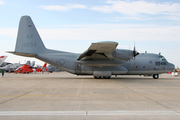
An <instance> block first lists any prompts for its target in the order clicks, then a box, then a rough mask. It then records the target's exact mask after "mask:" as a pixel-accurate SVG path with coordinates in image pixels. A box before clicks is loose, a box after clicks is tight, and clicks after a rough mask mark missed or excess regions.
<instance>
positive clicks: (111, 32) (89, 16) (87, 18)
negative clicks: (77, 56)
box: [0, 0, 180, 67]
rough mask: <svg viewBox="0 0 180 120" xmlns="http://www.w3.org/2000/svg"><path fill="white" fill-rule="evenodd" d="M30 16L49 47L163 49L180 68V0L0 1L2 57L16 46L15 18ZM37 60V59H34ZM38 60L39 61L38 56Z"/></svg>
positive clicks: (12, 57)
mask: <svg viewBox="0 0 180 120" xmlns="http://www.w3.org/2000/svg"><path fill="white" fill-rule="evenodd" d="M23 15H29V16H31V18H32V20H33V22H34V24H35V25H36V27H37V29H38V31H39V34H40V36H41V38H42V39H43V42H44V44H45V46H46V47H47V48H51V49H56V50H61V51H68V52H75V53H82V52H84V51H85V50H86V49H88V47H89V46H90V45H91V43H93V42H100V41H115V42H118V43H119V45H118V47H117V48H122V49H129V48H130V49H133V46H134V42H135V45H136V48H137V50H138V52H140V53H141V52H145V51H147V52H148V53H157V54H159V52H161V54H162V55H163V56H164V57H165V58H166V59H167V60H168V61H169V62H171V63H174V64H175V65H176V66H179V67H180V50H179V48H180V1H179V0H168V1H167V0H155V1H153V0H0V41H1V42H0V56H1V55H7V56H8V58H7V59H6V62H19V61H20V62H21V63H24V62H25V60H34V59H32V58H27V57H26V58H25V57H18V56H15V55H12V54H9V53H6V51H14V48H15V43H16V37H17V30H18V26H19V20H20V18H21V16H23ZM35 60H36V59H35ZM36 63H37V64H41V65H42V64H43V62H40V61H38V60H36Z"/></svg>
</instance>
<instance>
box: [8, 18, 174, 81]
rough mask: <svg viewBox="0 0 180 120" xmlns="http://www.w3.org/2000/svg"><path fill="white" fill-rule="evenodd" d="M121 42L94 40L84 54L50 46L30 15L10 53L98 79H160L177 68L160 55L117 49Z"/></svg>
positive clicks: (23, 22)
mask: <svg viewBox="0 0 180 120" xmlns="http://www.w3.org/2000/svg"><path fill="white" fill-rule="evenodd" d="M117 45H118V43H117V42H110V41H108V42H98V43H92V44H91V46H90V47H89V48H88V49H87V50H86V51H85V52H84V53H82V54H76V53H70V52H64V51H57V50H51V49H47V48H46V47H45V46H44V44H43V42H42V40H41V38H40V36H39V34H38V32H37V30H36V27H35V26H34V24H33V21H32V20H31V18H30V16H22V17H21V20H20V24H19V30H18V36H17V41H16V46H15V51H14V52H10V53H13V54H16V55H20V56H26V57H35V58H37V59H39V60H42V61H44V62H47V63H49V64H51V65H53V66H55V67H57V68H59V69H61V70H64V71H67V72H69V73H72V74H76V75H93V76H94V78H96V79H98V78H110V77H111V76H112V75H115V76H116V75H148V76H153V78H154V79H158V78H159V74H161V73H165V72H168V71H172V70H173V69H174V65H173V64H171V63H169V62H168V61H167V60H166V59H165V58H164V57H163V56H162V55H160V54H150V53H138V52H137V51H136V49H135V48H134V50H125V49H116V47H117Z"/></svg>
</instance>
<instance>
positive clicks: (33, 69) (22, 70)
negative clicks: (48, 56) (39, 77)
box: [15, 63, 47, 73]
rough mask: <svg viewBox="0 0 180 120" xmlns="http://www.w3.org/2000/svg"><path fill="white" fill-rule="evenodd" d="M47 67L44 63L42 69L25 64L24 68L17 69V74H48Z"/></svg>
mask: <svg viewBox="0 0 180 120" xmlns="http://www.w3.org/2000/svg"><path fill="white" fill-rule="evenodd" d="M46 65H47V63H44V65H43V67H42V68H37V67H31V66H30V65H27V64H25V65H23V66H22V67H19V68H17V70H16V71H15V73H31V72H46V71H47V68H46Z"/></svg>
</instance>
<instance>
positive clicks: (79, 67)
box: [75, 63, 82, 74]
mask: <svg viewBox="0 0 180 120" xmlns="http://www.w3.org/2000/svg"><path fill="white" fill-rule="evenodd" d="M75 72H76V74H81V73H82V71H81V65H80V64H78V63H75Z"/></svg>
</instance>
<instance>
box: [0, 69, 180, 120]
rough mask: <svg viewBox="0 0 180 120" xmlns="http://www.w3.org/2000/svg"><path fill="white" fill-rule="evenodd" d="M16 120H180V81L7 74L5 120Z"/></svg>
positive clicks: (2, 90)
mask: <svg viewBox="0 0 180 120" xmlns="http://www.w3.org/2000/svg"><path fill="white" fill-rule="evenodd" d="M11 119H13V120H21V119H23V120H31V119H33V120H39V119H43V120H59V119H68V120H76V119H77V120H93V119H95V120H96V119H98V120H110V119H111V120H112V119H116V120H119V119H125V120H152V119H153V120H170V119H171V120H180V77H172V76H171V75H170V74H162V75H160V78H159V79H153V78H152V77H144V76H118V77H112V78H111V79H94V78H93V77H92V76H76V75H72V74H69V73H66V72H59V73H49V74H48V73H44V74H42V73H32V74H14V73H11V74H8V73H5V76H4V77H0V120H11Z"/></svg>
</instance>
